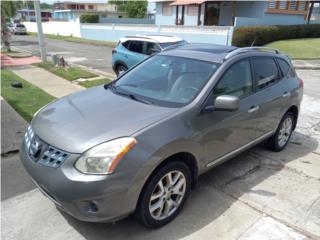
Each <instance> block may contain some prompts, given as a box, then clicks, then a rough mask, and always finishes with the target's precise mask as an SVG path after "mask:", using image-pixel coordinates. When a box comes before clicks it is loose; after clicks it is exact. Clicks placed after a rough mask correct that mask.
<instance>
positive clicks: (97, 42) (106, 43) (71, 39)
mask: <svg viewBox="0 0 320 240" xmlns="http://www.w3.org/2000/svg"><path fill="white" fill-rule="evenodd" d="M28 35H33V36H37V35H38V34H37V33H34V32H28ZM45 37H46V38H48V39H55V40H62V41H68V42H75V43H84V44H90V45H98V46H105V47H111V48H114V47H115V46H116V45H117V43H116V42H109V41H101V40H91V39H85V38H78V37H71V36H61V35H53V34H45Z"/></svg>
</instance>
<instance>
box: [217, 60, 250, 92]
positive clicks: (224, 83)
mask: <svg viewBox="0 0 320 240" xmlns="http://www.w3.org/2000/svg"><path fill="white" fill-rule="evenodd" d="M250 93H252V76H251V68H250V61H249V60H248V59H247V60H241V61H239V62H237V63H235V64H233V65H232V66H231V67H230V68H229V69H228V70H227V71H226V72H225V73H224V75H223V77H222V78H221V79H220V81H219V83H218V84H217V86H216V87H215V88H214V90H213V94H214V96H219V95H232V96H237V97H244V96H247V95H249V94H250Z"/></svg>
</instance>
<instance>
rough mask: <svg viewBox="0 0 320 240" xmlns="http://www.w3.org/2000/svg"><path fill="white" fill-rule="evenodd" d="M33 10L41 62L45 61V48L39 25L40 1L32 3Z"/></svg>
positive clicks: (40, 25) (40, 24)
mask: <svg viewBox="0 0 320 240" xmlns="http://www.w3.org/2000/svg"><path fill="white" fill-rule="evenodd" d="M34 10H35V13H36V20H37V27H38V39H39V48H40V55H41V60H42V62H46V61H47V53H46V46H45V42H44V36H43V31H42V23H41V11H40V1H39V0H36V1H34Z"/></svg>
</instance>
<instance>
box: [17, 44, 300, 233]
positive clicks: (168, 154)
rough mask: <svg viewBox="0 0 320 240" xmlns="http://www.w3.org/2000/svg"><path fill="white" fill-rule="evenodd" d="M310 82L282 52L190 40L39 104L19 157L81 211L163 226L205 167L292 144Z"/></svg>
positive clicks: (47, 188) (45, 186) (56, 197)
mask: <svg viewBox="0 0 320 240" xmlns="http://www.w3.org/2000/svg"><path fill="white" fill-rule="evenodd" d="M302 87H303V82H302V80H301V79H299V78H298V77H297V75H296V73H295V71H294V69H293V66H292V64H291V61H290V59H289V58H288V57H287V56H285V55H283V54H281V53H280V52H279V51H277V50H274V49H268V48H258V47H251V48H235V47H221V46H216V45H209V44H208V45H206V44H187V45H184V46H180V47H177V48H175V49H171V50H167V51H164V52H161V53H159V54H157V55H154V56H151V57H149V58H148V59H146V60H145V61H143V62H142V63H140V64H138V65H137V66H135V67H134V68H132V69H130V70H129V71H128V72H126V73H125V74H124V75H122V76H120V77H119V78H118V79H116V80H115V81H113V82H112V83H111V84H108V85H105V86H98V87H95V88H91V89H88V90H86V91H83V92H79V93H76V94H73V95H70V96H66V97H64V98H61V99H59V100H57V101H55V102H53V103H51V104H49V105H48V106H46V107H44V108H43V109H41V110H39V112H38V113H37V114H36V115H35V117H34V119H33V120H32V123H31V125H30V126H29V128H28V130H27V132H26V135H25V139H24V141H23V144H22V149H21V160H22V163H23V165H24V167H25V168H26V170H27V171H28V173H29V174H30V175H31V177H32V179H33V181H34V183H35V184H36V185H37V186H38V188H39V189H40V190H41V191H42V192H43V194H44V195H46V196H47V197H48V198H49V199H51V200H52V201H53V202H54V203H55V204H56V206H57V207H58V208H59V209H62V210H63V211H65V212H67V213H69V214H70V215H72V216H74V217H75V218H77V219H80V220H83V221H91V222H110V221H111V222H112V221H116V220H118V219H120V218H123V217H125V216H127V215H129V214H131V213H135V214H136V216H137V217H138V218H139V219H140V220H141V222H142V223H143V224H144V225H145V226H147V227H159V226H162V225H164V224H166V223H168V222H170V221H171V220H173V219H174V218H175V217H176V216H177V214H178V213H179V212H180V210H181V209H182V207H183V205H184V203H185V201H186V199H187V196H188V194H189V192H190V189H191V188H193V187H195V185H196V183H197V179H198V176H199V175H200V174H202V173H204V172H206V171H208V170H209V169H211V168H213V167H215V166H217V165H218V164H220V163H222V162H224V161H226V160H228V159H230V158H232V157H234V156H236V155H237V154H239V153H240V152H243V151H245V150H247V149H249V148H251V147H252V146H254V145H256V144H258V143H260V142H262V141H265V142H266V145H267V146H268V147H269V148H270V149H272V150H274V151H280V150H282V149H284V148H285V146H286V145H287V143H288V141H289V139H290V136H291V133H292V131H293V130H294V129H295V127H296V123H297V119H298V113H299V107H300V102H301V99H302V94H303V91H302Z"/></svg>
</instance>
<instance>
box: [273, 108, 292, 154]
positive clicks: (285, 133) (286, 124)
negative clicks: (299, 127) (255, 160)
mask: <svg viewBox="0 0 320 240" xmlns="http://www.w3.org/2000/svg"><path fill="white" fill-rule="evenodd" d="M294 124H295V117H294V115H293V113H292V112H287V113H286V114H285V115H284V116H283V117H282V119H281V121H280V123H279V126H278V128H277V131H276V132H275V134H274V135H272V136H271V137H270V138H269V139H268V140H267V146H268V147H269V149H271V150H273V151H275V152H279V151H282V150H283V149H284V148H285V147H286V146H287V144H288V142H289V140H290V137H291V135H292V132H293V128H294Z"/></svg>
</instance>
